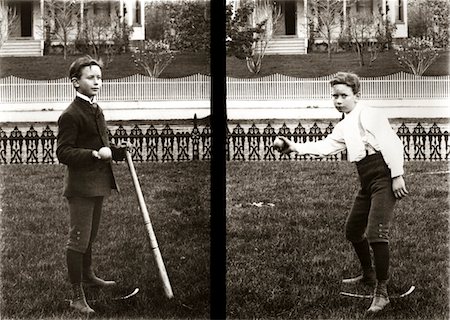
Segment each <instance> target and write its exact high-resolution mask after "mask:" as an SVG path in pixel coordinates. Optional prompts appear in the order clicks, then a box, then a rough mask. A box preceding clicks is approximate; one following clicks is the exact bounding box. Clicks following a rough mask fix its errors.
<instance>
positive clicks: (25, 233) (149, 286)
mask: <svg viewBox="0 0 450 320" xmlns="http://www.w3.org/2000/svg"><path fill="white" fill-rule="evenodd" d="M135 166H136V171H137V173H138V176H139V179H140V183H141V187H142V190H143V193H144V197H145V199H146V203H147V206H148V209H149V212H150V217H151V219H152V223H153V227H154V230H155V233H156V237H157V239H158V243H159V247H160V250H161V254H162V256H163V259H164V262H165V265H166V269H167V272H168V275H169V279H170V281H171V284H172V288H173V292H174V298H173V299H172V300H168V299H166V298H165V297H164V293H163V289H162V286H161V282H160V280H159V278H158V274H157V269H156V265H155V263H154V259H153V255H152V251H151V248H150V246H149V241H148V239H147V233H146V229H145V226H144V223H143V218H142V215H141V213H140V211H139V207H138V202H137V199H136V195H135V192H134V188H133V185H132V181H131V177H130V174H129V172H128V169H127V166H126V164H125V163H121V164H118V165H115V171H116V175H117V180H118V181H119V183H120V187H121V193H120V194H119V195H117V194H114V195H112V196H111V197H110V198H109V199H107V200H106V201H105V204H104V212H103V220H102V223H101V225H100V231H99V237H98V241H97V242H96V244H95V246H94V257H93V263H94V264H95V267H96V271H97V273H98V274H99V275H100V276H104V277H107V278H109V279H115V280H116V281H118V282H119V286H118V287H119V289H120V288H121V289H122V290H127V291H128V290H130V289H132V288H134V287H139V288H140V290H141V291H140V292H139V294H138V295H137V296H136V297H134V298H132V299H130V300H128V301H126V302H113V303H111V302H108V299H107V298H108V297H113V296H115V295H117V294H119V293H121V292H123V291H122V290H119V289H116V290H112V291H107V290H103V291H95V290H93V289H87V290H86V295H87V297H88V300H90V301H93V300H96V301H95V302H91V306H92V307H93V308H94V310H96V315H95V318H99V319H144V318H145V319H149V318H155V319H182V318H190V319H194V318H195V319H207V318H209V305H210V301H209V299H210V297H209V283H210V280H209V244H210V240H209V232H210V228H209V213H210V208H209V195H210V192H209V189H210V188H209V187H210V185H209V183H210V182H209V172H210V169H209V163H208V162H186V163H142V164H141V163H137V164H135ZM0 170H1V174H0V176H1V177H2V181H1V186H2V188H1V189H2V199H1V202H2V212H1V277H0V280H1V289H2V290H1V292H2V294H1V303H0V314H1V318H2V319H19V318H20V319H30V320H31V319H44V318H45V319H69V318H76V317H78V315H77V314H76V313H74V312H72V311H71V310H69V307H68V302H67V301H65V299H69V298H70V290H69V289H70V285H69V283H68V280H67V276H66V273H67V272H66V264H65V244H66V241H67V240H66V238H67V231H68V212H67V208H66V203H65V199H64V198H63V197H62V195H61V192H62V186H63V175H64V167H63V166H60V165H30V166H27V165H8V166H6V165H5V166H1V167H0Z"/></svg>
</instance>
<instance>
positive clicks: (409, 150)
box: [227, 122, 450, 161]
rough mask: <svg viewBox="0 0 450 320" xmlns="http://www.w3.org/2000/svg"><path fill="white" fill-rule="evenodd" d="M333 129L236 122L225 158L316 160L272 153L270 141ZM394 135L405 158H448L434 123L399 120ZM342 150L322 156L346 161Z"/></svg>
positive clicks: (444, 135) (315, 136) (443, 135)
mask: <svg viewBox="0 0 450 320" xmlns="http://www.w3.org/2000/svg"><path fill="white" fill-rule="evenodd" d="M333 129H334V126H333V124H332V123H331V122H330V124H329V125H328V126H327V127H326V128H324V129H321V128H320V127H319V125H318V124H317V123H314V124H313V125H312V126H311V127H310V128H309V130H307V128H305V127H304V126H302V125H301V124H300V123H299V124H298V125H297V126H296V127H295V128H294V130H293V131H292V130H291V129H290V128H289V127H288V126H287V125H286V124H283V125H282V126H281V127H280V128H279V129H278V130H275V128H273V127H272V126H271V125H270V124H269V125H267V126H266V127H265V128H263V129H262V130H260V129H259V128H258V127H257V126H256V125H255V124H252V125H251V126H250V127H249V128H248V129H247V130H245V129H244V128H243V127H242V126H241V125H239V124H237V125H236V126H235V127H234V128H233V129H232V131H228V136H227V160H229V161H239V160H240V161H245V160H247V161H261V160H263V161H264V160H265V161H272V160H314V159H315V160H320V159H318V158H315V157H311V156H300V155H297V154H280V153H278V152H275V151H274V149H273V147H272V143H273V141H274V139H275V137H276V136H277V135H282V136H286V137H288V138H289V139H292V140H293V141H295V142H306V141H317V140H321V139H323V138H324V137H326V136H327V135H328V134H329V133H331V132H332V131H333ZM397 135H398V136H399V137H400V139H401V141H402V142H403V145H404V157H405V160H429V161H440V160H448V159H449V152H450V145H449V141H448V136H449V134H448V132H447V131H444V132H443V131H442V130H441V128H440V127H439V126H438V125H437V124H436V123H433V125H432V126H431V127H430V128H429V129H428V130H427V129H425V127H424V126H423V125H422V124H421V123H418V124H417V125H416V126H415V127H414V128H409V127H408V126H407V125H406V124H405V123H402V124H401V125H400V126H399V127H398V129H397ZM346 159H347V155H346V152H345V151H344V152H342V153H339V154H336V155H333V156H329V157H327V158H325V160H329V161H337V160H346Z"/></svg>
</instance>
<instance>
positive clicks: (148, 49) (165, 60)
mask: <svg viewBox="0 0 450 320" xmlns="http://www.w3.org/2000/svg"><path fill="white" fill-rule="evenodd" d="M174 58H175V51H173V50H171V49H170V46H169V44H167V43H165V42H164V41H162V40H159V41H154V40H144V41H141V42H139V44H138V45H137V47H136V48H135V49H134V53H133V59H134V63H135V64H136V66H137V67H140V68H143V69H144V71H145V72H146V73H147V74H148V75H149V76H150V77H152V78H158V77H159V75H160V74H161V73H162V72H163V71H164V69H165V68H166V67H167V66H168V65H169V64H170V63H171V62H172V60H173V59H174Z"/></svg>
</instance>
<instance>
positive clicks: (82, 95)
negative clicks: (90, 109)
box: [77, 91, 97, 105]
mask: <svg viewBox="0 0 450 320" xmlns="http://www.w3.org/2000/svg"><path fill="white" fill-rule="evenodd" d="M77 97H80V98H81V99H83V100H85V101H87V102H89V103H90V104H91V105H92V104H94V103H97V97H96V96H93V97H92V99H90V98H89V97H88V96H86V95H84V94H82V93H80V92H78V91H77Z"/></svg>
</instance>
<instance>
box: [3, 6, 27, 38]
mask: <svg viewBox="0 0 450 320" xmlns="http://www.w3.org/2000/svg"><path fill="white" fill-rule="evenodd" d="M8 6H9V7H10V8H11V9H12V11H13V12H15V15H16V18H15V19H14V22H13V24H12V25H11V31H10V38H20V37H31V36H32V35H33V2H31V1H17V2H10V3H9V4H8Z"/></svg>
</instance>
